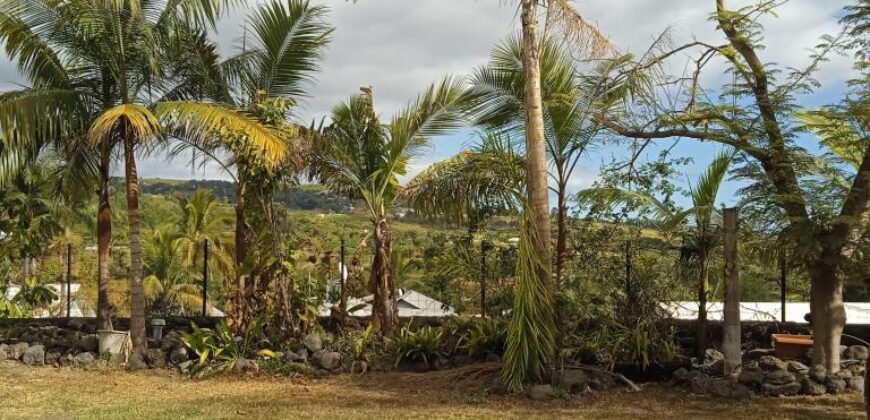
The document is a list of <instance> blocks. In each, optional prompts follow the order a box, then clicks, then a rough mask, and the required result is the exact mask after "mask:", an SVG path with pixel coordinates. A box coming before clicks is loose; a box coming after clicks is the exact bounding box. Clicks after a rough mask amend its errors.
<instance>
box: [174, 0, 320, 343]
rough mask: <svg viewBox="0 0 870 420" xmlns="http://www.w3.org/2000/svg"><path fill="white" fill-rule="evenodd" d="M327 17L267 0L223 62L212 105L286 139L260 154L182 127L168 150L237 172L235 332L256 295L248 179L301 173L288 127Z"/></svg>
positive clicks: (295, 133)
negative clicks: (250, 275)
mask: <svg viewBox="0 0 870 420" xmlns="http://www.w3.org/2000/svg"><path fill="white" fill-rule="evenodd" d="M328 12H329V9H328V8H327V7H325V6H321V5H314V4H311V3H310V2H309V1H307V0H270V1H269V2H267V3H264V4H261V5H259V6H257V8H256V9H255V10H254V11H253V13H252V15H250V17H249V18H248V22H247V24H246V27H245V28H246V30H245V35H244V40H243V44H242V45H241V46H240V47H239V50H238V51H237V53H236V54H235V55H233V56H232V57H230V58H228V59H227V60H225V61H223V62H222V63H221V64H220V67H219V68H220V72H219V74H218V80H216V81H215V83H216V84H219V85H220V86H223V87H224V88H223V90H220V89H219V90H218V92H217V95H216V97H215V98H214V99H216V100H220V101H222V102H224V103H226V104H227V105H228V106H230V107H232V108H235V109H239V110H245V111H249V112H251V113H253V114H254V115H255V116H256V118H257V120H258V121H259V122H261V123H263V124H266V125H268V126H270V127H272V128H273V129H276V130H280V131H283V132H284V133H285V141H283V142H281V143H276V144H271V145H268V147H267V148H265V149H251V148H250V147H249V145H248V144H247V143H245V142H241V143H240V142H239V141H238V139H237V138H236V137H234V136H212V137H195V138H193V139H184V137H185V136H184V135H183V131H184V129H186V127H181V128H182V130H181V131H182V136H181V137H182V140H184V141H183V142H182V143H180V144H179V147H177V148H176V149H175V150H174V151H173V154H178V153H181V152H183V151H185V150H187V149H188V148H190V147H194V148H196V149H197V150H201V151H204V152H205V153H206V154H207V155H208V156H210V157H212V158H214V159H216V160H218V161H219V162H220V163H221V165H222V166H223V167H224V168H234V169H235V175H234V178H235V181H236V205H235V213H236V230H235V277H236V285H235V286H236V287H235V288H236V294H235V297H234V298H233V299H232V302H230V303H231V305H230V306H229V308H228V309H229V310H228V316H229V317H230V319H231V321H232V322H231V324H232V325H233V326H234V327H235V328H242V326H243V325H244V324H246V319H247V318H248V316H247V315H246V314H247V312H248V308H247V307H248V305H247V301H248V299H249V298H250V296H251V294H252V293H253V292H252V284H251V281H248V279H247V274H246V273H245V272H244V270H243V267H244V266H245V262H246V261H247V258H248V257H249V255H248V253H249V251H248V249H249V247H250V243H251V239H252V238H251V235H252V232H251V231H250V229H249V227H248V226H247V217H246V211H247V207H248V199H249V196H250V195H251V193H252V191H250V189H251V187H252V185H251V182H252V181H253V178H258V179H260V180H264V177H266V178H268V177H269V176H280V175H282V174H287V173H289V174H296V173H298V172H300V171H301V170H302V169H303V168H304V162H303V160H302V159H301V156H302V155H304V153H303V150H302V148H303V145H304V142H302V141H300V138H301V136H300V134H299V132H300V127H299V125H298V124H293V123H292V122H291V121H292V117H293V116H294V115H293V110H294V107H295V106H296V105H297V104H298V103H299V102H300V101H301V100H303V99H304V98H306V97H308V96H309V92H308V90H309V88H310V87H311V86H312V84H313V81H314V75H315V74H316V73H317V71H318V70H319V69H320V63H321V62H322V60H323V54H324V52H325V50H326V47H327V46H328V44H329V42H330V41H331V35H332V32H333V28H332V26H330V25H329V23H328V22H327V20H326V17H327V14H328ZM189 140H192V141H189ZM220 152H224V153H225V154H229V159H228V160H224V161H222V160H221V159H219V158H218V157H217V156H218V155H220V154H221V153H220ZM261 152H265V153H261ZM266 184H268V185H272V183H271V182H267V183H266ZM261 190H262V189H261Z"/></svg>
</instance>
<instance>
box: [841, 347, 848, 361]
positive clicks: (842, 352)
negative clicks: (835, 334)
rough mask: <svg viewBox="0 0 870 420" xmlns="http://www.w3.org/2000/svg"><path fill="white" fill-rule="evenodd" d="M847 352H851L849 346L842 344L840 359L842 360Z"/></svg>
mask: <svg viewBox="0 0 870 420" xmlns="http://www.w3.org/2000/svg"><path fill="white" fill-rule="evenodd" d="M846 350H849V346H846V345H843V344H840V357H841V358H842V357H845V356H846Z"/></svg>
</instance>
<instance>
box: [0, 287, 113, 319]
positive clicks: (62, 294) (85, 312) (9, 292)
mask: <svg viewBox="0 0 870 420" xmlns="http://www.w3.org/2000/svg"><path fill="white" fill-rule="evenodd" d="M45 287H47V288H49V289H51V291H52V292H54V293H55V294H57V297H56V298H55V299H54V300H53V301H52V302H51V305H50V306H51V308H50V310H43V311H41V312H40V313H35V314H34V317H36V318H48V317H52V316H58V314H60V315H62V316H66V315H67V314H66V289H67V284H66V283H48V284H46V285H45ZM81 287H82V285H81V284H79V283H70V285H69V291H70V296H71V298H70V314H69V316H72V317H74V318H83V317H84V318H87V317H94V316H96V314H95V313H94V311H93V310H92V309H90V308H82V305H79V302H78V299H76V294H78V292H79V289H81ZM20 291H21V286H19V285H17V284H10V285H9V287H8V288H7V289H6V300H12V299H14V298H15V296H16V295H17V294H18V292H20Z"/></svg>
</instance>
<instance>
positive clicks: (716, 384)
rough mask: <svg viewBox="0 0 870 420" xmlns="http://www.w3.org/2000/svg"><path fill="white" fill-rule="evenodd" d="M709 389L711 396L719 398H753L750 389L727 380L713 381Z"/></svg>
mask: <svg viewBox="0 0 870 420" xmlns="http://www.w3.org/2000/svg"><path fill="white" fill-rule="evenodd" d="M707 389H708V392H709V393H710V395H712V396H714V397H719V398H734V399H748V398H751V397H752V390H750V389H749V388H748V387H746V386H745V385H742V384H739V383H734V382H731V381H729V380H727V379H721V378H720V379H713V380H711V381H710V383H709V384H708V387H707Z"/></svg>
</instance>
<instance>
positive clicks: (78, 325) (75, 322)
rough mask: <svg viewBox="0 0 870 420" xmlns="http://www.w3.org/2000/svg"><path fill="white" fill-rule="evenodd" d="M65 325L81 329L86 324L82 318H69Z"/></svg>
mask: <svg viewBox="0 0 870 420" xmlns="http://www.w3.org/2000/svg"><path fill="white" fill-rule="evenodd" d="M66 326H67V327H69V328H72V329H74V330H78V331H82V330H84V329H85V327H86V326H87V323H86V322H85V321H84V320H83V319H78V318H74V319H71V320H69V322H67V323H66Z"/></svg>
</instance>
